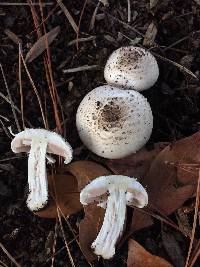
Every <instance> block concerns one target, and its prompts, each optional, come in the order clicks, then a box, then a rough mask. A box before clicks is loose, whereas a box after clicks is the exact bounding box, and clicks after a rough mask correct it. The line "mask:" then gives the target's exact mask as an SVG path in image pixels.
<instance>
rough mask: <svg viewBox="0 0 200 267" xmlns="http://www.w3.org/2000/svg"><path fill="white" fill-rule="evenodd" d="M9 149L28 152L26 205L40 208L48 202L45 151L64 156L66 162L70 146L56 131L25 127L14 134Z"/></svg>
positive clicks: (70, 155) (35, 209)
mask: <svg viewBox="0 0 200 267" xmlns="http://www.w3.org/2000/svg"><path fill="white" fill-rule="evenodd" d="M11 149H12V151H13V152H14V153H20V152H28V153H29V157H28V185H29V195H28V199H27V206H28V208H29V209H30V210H31V211H37V210H39V209H42V208H43V207H44V206H45V205H46V204H47V202H48V182H47V174H46V164H45V157H46V153H53V154H57V155H59V156H62V157H64V158H65V161H64V162H65V164H67V163H69V162H70V161H71V160H72V148H71V146H70V145H69V143H68V142H65V141H64V139H63V138H62V137H61V136H60V135H58V134H57V133H54V132H50V131H47V130H45V129H25V130H24V131H22V132H20V133H18V134H17V135H15V138H14V139H13V140H12V142H11ZM51 162H53V161H52V159H51Z"/></svg>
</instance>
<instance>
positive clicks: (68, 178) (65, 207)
mask: <svg viewBox="0 0 200 267" xmlns="http://www.w3.org/2000/svg"><path fill="white" fill-rule="evenodd" d="M48 185H49V192H50V194H49V195H50V196H49V201H48V206H47V207H45V208H44V209H42V210H40V211H38V212H36V213H35V214H36V215H38V216H40V217H44V218H56V217H57V216H58V215H57V206H58V207H59V208H60V209H61V211H62V213H63V214H64V215H70V214H73V213H76V212H78V211H80V210H81V209H82V205H81V203H80V194H79V192H78V182H77V180H76V178H75V177H74V176H73V175H70V174H67V175H63V174H55V175H53V176H52V175H49V176H48ZM54 188H55V189H54ZM55 190H56V192H54V191H55ZM55 199H56V201H57V205H56V202H55Z"/></svg>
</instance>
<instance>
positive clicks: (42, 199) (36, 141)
mask: <svg viewBox="0 0 200 267" xmlns="http://www.w3.org/2000/svg"><path fill="white" fill-rule="evenodd" d="M46 151H47V141H46V140H44V139H40V138H33V139H32V141H31V149H30V154H29V158H28V184H29V195H28V199H27V206H28V207H29V209H30V210H32V211H35V210H38V209H41V208H43V207H44V206H45V205H46V204H47V201H48V182H47V174H46V164H45V160H46Z"/></svg>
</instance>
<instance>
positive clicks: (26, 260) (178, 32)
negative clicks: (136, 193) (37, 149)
mask: <svg viewBox="0 0 200 267" xmlns="http://www.w3.org/2000/svg"><path fill="white" fill-rule="evenodd" d="M15 2H16V3H18V5H8V4H9V3H11V1H5V2H4V3H3V2H2V3H0V40H1V42H0V63H1V65H2V68H3V71H4V74H5V78H6V81H7V84H8V88H9V92H10V94H11V97H12V101H13V103H14V105H15V107H17V108H18V109H19V110H21V106H20V105H21V104H20V101H21V100H20V99H21V95H20V86H19V85H20V82H19V76H18V73H19V69H21V70H22V88H23V102H24V103H23V109H24V118H25V125H26V127H30V125H29V124H28V122H30V123H31V125H32V126H33V127H34V128H37V127H40V128H42V127H44V124H43V118H42V116H41V111H40V107H39V104H38V99H37V96H36V94H35V92H34V89H33V87H32V85H31V83H30V80H29V78H28V77H27V74H26V71H25V68H24V67H23V68H19V63H18V62H19V59H18V56H19V54H18V45H17V44H16V43H14V42H13V40H12V38H11V37H10V36H8V34H6V32H5V30H10V31H11V32H13V33H14V34H15V35H16V36H17V37H18V38H20V39H21V41H22V51H23V55H24V56H25V55H26V54H27V52H28V51H29V49H30V48H31V46H32V45H33V44H34V43H35V42H36V41H37V31H36V30H35V26H34V20H33V13H32V12H31V9H30V6H29V5H28V4H25V5H24V4H23V3H22V1H19V0H18V1H15ZM24 2H25V1H24ZM27 2H29V1H27ZM30 2H31V1H30ZM33 2H34V1H33ZM45 2H46V3H47V1H45ZM49 2H51V4H50V5H47V6H45V7H43V13H44V14H43V15H44V18H46V17H47V16H48V18H47V19H46V20H45V26H46V31H47V32H48V31H50V30H51V29H53V28H54V27H56V26H58V25H59V26H60V33H59V35H58V36H57V37H56V38H55V40H54V41H53V42H52V44H51V46H50V50H49V53H50V58H51V68H52V73H53V79H54V83H55V87H56V89H57V93H58V96H59V98H58V100H57V102H58V106H57V110H58V111H59V116H60V120H61V121H63V120H62V116H61V114H63V117H64V123H63V124H62V129H64V131H63V135H64V136H66V137H67V140H68V141H69V142H70V143H71V144H72V147H73V148H74V149H75V151H76V153H75V157H74V160H78V159H89V158H90V157H91V153H90V152H89V151H88V150H87V149H86V148H83V149H82V147H81V145H82V144H81V141H80V139H79V137H78V134H77V131H76V127H75V114H76V110H77V107H78V105H79V103H80V101H81V99H82V98H83V97H84V96H85V94H86V93H87V92H89V91H91V90H92V89H94V88H95V87H97V86H100V85H103V84H105V80H104V77H103V68H104V65H105V62H106V60H107V58H108V56H109V55H110V54H111V52H112V51H114V50H115V49H117V48H119V47H121V46H126V45H130V44H136V45H138V46H142V45H143V37H144V35H145V33H146V31H147V29H148V27H149V25H150V24H151V23H152V22H153V23H154V25H155V27H156V28H157V34H156V36H155V40H154V39H153V40H150V41H151V42H152V44H151V46H150V47H146V48H148V49H150V50H151V51H152V52H154V53H156V54H158V55H160V56H162V57H164V58H167V59H170V60H171V61H173V62H175V63H179V64H181V65H183V66H185V67H186V68H187V69H189V70H190V71H192V72H193V74H195V75H196V76H197V77H198V78H199V77H200V72H199V64H200V52H199V51H200V50H199V48H200V16H199V15H200V2H199V0H194V1H192V0H184V1H183V0H174V1H170V0H163V1H158V3H157V5H156V7H154V8H153V9H152V10H150V8H149V1H147V0H141V1H130V5H131V19H130V22H128V21H127V20H128V10H127V2H128V1H127V0H121V1H114V0H108V1H105V0H104V1H103V0H102V1H100V2H99V4H98V1H95V0H88V1H85V9H84V10H83V6H84V1H81V0H77V1H63V4H64V5H65V6H66V7H67V9H68V11H69V12H70V14H71V15H72V17H73V18H74V20H75V22H76V23H77V25H78V23H79V19H80V17H81V16H82V19H81V22H80V30H79V36H78V37H79V38H88V37H90V36H93V38H90V39H89V40H88V41H86V40H85V39H83V40H82V42H79V44H78V49H77V45H76V43H77V42H76V38H77V35H76V33H75V32H74V30H73V28H72V26H71V25H70V23H69V21H68V19H67V17H66V16H65V14H64V13H63V11H62V10H61V9H60V7H59V6H58V5H56V1H49ZM106 2H108V3H109V6H107V5H104V4H105V3H106ZM151 2H153V1H151ZM154 2H155V1H154ZM6 3H7V4H6ZM34 7H35V12H36V13H37V15H38V19H39V23H41V22H42V20H41V12H40V11H41V10H40V7H39V6H38V5H35V6H34ZM96 7H98V10H97V14H96V19H95V22H94V21H93V20H92V18H93V17H94V16H95V14H94V12H95V8H96ZM92 23H93V24H94V26H93V27H91V25H92ZM91 28H92V29H91ZM40 29H41V32H42V33H44V32H43V27H42V24H41V27H40ZM72 41H73V42H72ZM43 55H44V54H43ZM43 55H40V56H38V57H37V58H36V59H34V60H33V61H32V62H31V63H29V64H27V66H28V69H29V72H30V74H31V77H32V79H33V81H34V83H35V86H36V88H37V90H38V93H39V96H40V98H41V103H42V106H43V108H44V111H45V116H46V119H47V120H48V127H49V129H55V128H56V126H57V125H56V123H55V119H54V118H55V116H54V110H53V105H52V100H51V96H50V89H49V86H48V83H47V80H46V74H45V67H44V57H43ZM157 60H158V64H159V69H160V75H159V79H158V81H157V82H156V84H155V85H154V86H153V87H152V88H151V89H149V90H147V91H145V92H143V95H144V96H145V97H147V99H148V101H149V102H150V105H151V107H152V111H153V115H154V129H153V133H152V136H151V139H150V141H149V143H148V145H151V144H153V143H155V142H160V141H170V142H173V141H175V140H177V139H180V138H182V137H185V136H189V135H190V134H192V133H195V132H197V131H198V130H199V129H200V126H199V121H200V111H199V109H200V94H199V91H200V85H199V81H198V79H195V78H194V77H192V75H190V74H189V73H187V71H186V72H185V71H184V72H183V71H180V68H178V67H177V66H176V65H174V64H173V63H171V62H167V61H165V60H163V59H161V58H160V57H157ZM84 65H88V66H92V65H98V67H97V68H96V67H94V68H91V69H90V70H86V71H81V72H73V73H64V72H63V70H66V69H71V68H77V67H81V66H84ZM0 93H1V94H3V95H5V96H6V97H8V98H7V99H9V96H8V92H7V89H6V86H5V82H4V79H3V75H2V72H1V73H0ZM16 114H17V118H18V120H19V124H20V126H21V128H22V119H21V114H20V113H18V112H17V111H16ZM9 126H11V128H12V131H13V132H14V133H16V132H17V131H18V129H17V127H16V123H15V119H14V116H13V112H12V107H11V105H10V104H9V103H7V102H6V100H5V99H4V98H3V97H2V95H0V206H1V209H0V225H1V227H0V241H1V242H2V244H3V246H4V247H5V248H6V249H7V250H8V252H9V253H10V254H11V255H12V257H13V258H14V259H15V260H16V261H17V262H18V263H19V264H20V266H23V267H26V266H27V267H30V266H31V267H33V266H37V267H38V266H51V264H52V259H53V261H54V262H53V264H54V266H71V265H70V260H69V257H68V254H67V251H66V248H65V244H64V242H63V235H62V231H61V229H60V226H59V224H58V223H56V222H55V220H52V219H42V218H39V217H37V216H35V215H34V214H33V213H31V212H30V211H29V210H28V209H27V207H26V198H27V157H26V155H24V154H23V155H20V154H19V155H18V154H13V153H12V151H11V150H10V142H11V140H12V136H11V134H10V132H9V130H8V127H9ZM82 217H83V213H82V212H81V213H80V214H76V215H74V216H70V217H69V222H70V224H71V226H72V228H73V229H74V232H75V233H76V234H77V235H78V224H79V221H80V219H81V218H82ZM171 218H172V219H173V220H176V218H175V215H172V216H171ZM191 218H192V216H191ZM191 222H192V220H191ZM63 225H64V232H65V238H66V240H67V242H70V241H71V243H70V244H69V248H70V251H71V253H72V257H73V260H74V263H75V266H89V264H88V262H87V261H86V259H85V258H84V256H83V254H82V253H81V251H80V249H79V247H78V245H77V243H76V242H75V241H73V235H72V233H71V231H70V230H69V228H68V226H67V225H66V224H65V223H64V222H63ZM191 225H192V224H191ZM55 227H57V237H56V249H55V250H56V255H55V256H52V255H53V251H52V248H53V243H54V230H55ZM134 238H135V239H136V240H137V241H139V242H140V244H142V245H143V246H144V247H145V248H146V249H148V250H149V251H150V252H152V253H153V254H156V255H159V256H162V257H163V258H165V259H167V260H169V261H170V262H171V263H172V264H173V265H174V266H177V267H182V266H184V261H185V258H186V256H187V251H188V240H186V239H185V238H184V237H183V236H182V235H181V234H179V233H177V232H175V231H174V230H173V229H171V228H169V226H166V225H163V224H162V223H161V222H160V221H158V220H157V221H156V222H155V225H154V226H152V227H151V228H148V229H146V230H142V231H138V232H137V233H136V234H134ZM166 240H167V242H166ZM169 240H170V241H169ZM170 242H171V243H170ZM169 244H171V246H169ZM177 251H178V252H177ZM126 260H127V242H126V243H125V244H124V245H123V246H122V247H121V248H120V249H119V250H118V251H117V253H116V255H115V257H114V258H113V259H112V260H110V261H103V260H101V259H100V260H97V261H96V262H95V263H94V266H126ZM0 265H1V266H14V264H13V263H11V259H10V257H8V254H7V253H5V252H3V250H2V249H1V248H0ZM195 266H199V265H198V263H196V265H195Z"/></svg>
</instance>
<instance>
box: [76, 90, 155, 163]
mask: <svg viewBox="0 0 200 267" xmlns="http://www.w3.org/2000/svg"><path fill="white" fill-rule="evenodd" d="M76 126H77V130H78V133H79V136H80V138H81V140H82V142H83V143H84V144H85V145H86V147H88V148H89V149H90V150H91V151H92V152H94V153H95V154H97V155H99V156H102V157H104V158H109V159H117V158H122V157H125V156H128V155H130V154H132V153H135V152H136V151H137V150H139V149H140V148H142V147H143V146H144V145H145V144H146V142H147V141H148V139H149V138H150V135H151V131H152V128H153V116H152V112H151V107H150V105H149V103H148V102H147V100H146V98H145V97H144V96H142V95H141V94H140V93H138V92H136V91H133V90H120V89H119V88H116V87H112V86H110V85H105V86H100V87H97V88H96V89H94V90H92V91H91V92H89V93H88V94H87V95H86V96H85V97H84V98H83V100H82V102H81V103H80V105H79V108H78V110H77V114H76Z"/></svg>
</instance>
